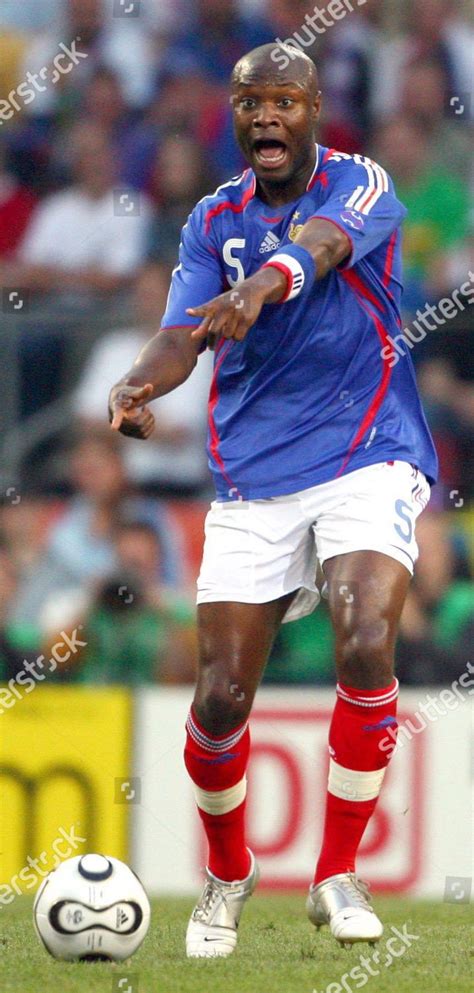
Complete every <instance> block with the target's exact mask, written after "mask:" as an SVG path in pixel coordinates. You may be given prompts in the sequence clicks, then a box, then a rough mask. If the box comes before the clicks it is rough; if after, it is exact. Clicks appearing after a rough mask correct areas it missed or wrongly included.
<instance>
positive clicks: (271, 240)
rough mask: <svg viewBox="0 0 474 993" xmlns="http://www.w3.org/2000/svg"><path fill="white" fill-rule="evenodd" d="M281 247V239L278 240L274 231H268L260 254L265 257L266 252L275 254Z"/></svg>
mask: <svg viewBox="0 0 474 993" xmlns="http://www.w3.org/2000/svg"><path fill="white" fill-rule="evenodd" d="M279 247H280V239H279V238H277V236H276V234H273V231H267V233H266V235H265V237H264V239H263V241H262V244H261V245H260V248H259V252H260V254H261V255H264V254H265V252H274V251H275V248H279Z"/></svg>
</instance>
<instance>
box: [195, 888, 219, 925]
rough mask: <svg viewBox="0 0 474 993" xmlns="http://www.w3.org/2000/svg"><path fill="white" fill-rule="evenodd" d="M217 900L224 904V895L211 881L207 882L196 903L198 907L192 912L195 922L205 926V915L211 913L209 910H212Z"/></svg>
mask: <svg viewBox="0 0 474 993" xmlns="http://www.w3.org/2000/svg"><path fill="white" fill-rule="evenodd" d="M219 898H221V899H222V900H224V902H225V896H224V894H223V893H221V891H220V890H219V889H218V887H217V886H216V885H215V884H214V883H213V882H212V880H209V882H207V883H206V885H205V887H204V892H203V894H202V897H201V899H200V901H199V903H198V906H197V907H196V909H195V911H194V914H193V917H194V919H195V920H196V921H201V922H202V923H203V924H206V923H207V921H206V918H207V915H208V914H209V913H210V912H211V910H212V909H213V907H214V905H215V904H216V903H217V900H218V899H219Z"/></svg>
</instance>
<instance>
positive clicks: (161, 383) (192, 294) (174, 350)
mask: <svg viewBox="0 0 474 993" xmlns="http://www.w3.org/2000/svg"><path fill="white" fill-rule="evenodd" d="M202 215H203V210H202V206H201V204H198V206H197V207H196V208H195V210H194V211H193V213H192V214H191V216H190V218H189V219H188V223H187V224H186V225H185V227H184V228H183V232H182V241H181V244H180V249H179V265H178V266H177V267H176V269H175V271H174V273H173V277H172V281H171V288H170V294H169V297H168V303H167V307H166V313H165V315H164V317H163V321H162V327H161V329H160V330H159V331H158V333H157V334H155V336H154V337H153V338H151V339H150V341H148V342H147V343H146V345H145V346H144V348H142V350H141V352H140V354H139V355H138V357H137V359H136V360H135V362H134V364H133V366H132V368H131V369H130V371H129V372H128V373H127V374H126V375H125V376H124V377H123V378H122V379H121V380H120V381H119V382H118V383H116V385H115V386H113V387H112V390H111V391H110V396H109V420H110V422H111V425H112V427H113V428H114V430H116V431H120V432H121V433H122V434H126V435H129V436H130V437H132V438H143V439H145V438H149V436H150V435H151V433H152V431H153V428H154V424H155V421H154V417H153V414H152V412H151V410H150V409H149V408H148V407H147V403H148V402H149V401H150V400H154V399H156V398H157V397H161V396H164V395H165V394H166V393H170V392H171V391H172V390H174V389H176V387H177V386H180V385H181V384H182V383H184V382H185V380H186V379H187V378H188V376H190V375H191V372H192V371H193V369H194V367H195V365H196V362H197V359H198V355H199V353H200V352H201V351H202V342H200V341H195V340H194V339H193V338H192V332H193V331H194V330H195V328H196V327H198V326H199V324H200V319H199V318H193V317H190V316H189V314H188V313H187V309H188V308H189V307H190V306H199V304H200V303H204V301H205V300H208V299H209V298H210V297H211V296H216V295H217V294H218V293H220V292H221V291H222V288H223V282H224V276H223V272H222V269H221V264H220V256H219V254H218V253H217V251H215V250H213V246H212V245H211V244H210V243H207V241H206V237H205V235H204V234H203V224H202Z"/></svg>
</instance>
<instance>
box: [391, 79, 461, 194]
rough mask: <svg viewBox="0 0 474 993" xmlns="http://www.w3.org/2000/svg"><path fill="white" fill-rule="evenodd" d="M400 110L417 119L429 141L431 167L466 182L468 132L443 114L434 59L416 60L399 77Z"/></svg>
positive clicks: (442, 86) (443, 96)
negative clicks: (400, 80) (400, 87)
mask: <svg viewBox="0 0 474 993" xmlns="http://www.w3.org/2000/svg"><path fill="white" fill-rule="evenodd" d="M401 100H402V112H403V113H404V114H407V115H408V116H411V117H413V119H414V120H415V121H418V122H419V124H420V127H421V129H422V131H423V133H424V134H426V135H427V136H428V138H429V141H430V158H431V163H432V168H433V169H441V170H442V171H443V172H450V173H454V175H456V176H461V178H462V179H463V180H465V182H466V183H468V182H469V181H470V179H471V176H472V154H471V152H472V141H471V138H472V135H471V134H470V133H469V129H468V128H464V127H459V125H458V123H457V122H456V121H455V119H454V118H452V117H447V116H446V94H445V80H444V73H443V68H442V65H441V64H440V63H439V62H436V61H434V60H426V61H422V62H421V61H420V62H416V63H415V64H414V65H412V66H410V67H409V68H408V69H407V71H406V73H405V74H404V77H403V86H402V97H401Z"/></svg>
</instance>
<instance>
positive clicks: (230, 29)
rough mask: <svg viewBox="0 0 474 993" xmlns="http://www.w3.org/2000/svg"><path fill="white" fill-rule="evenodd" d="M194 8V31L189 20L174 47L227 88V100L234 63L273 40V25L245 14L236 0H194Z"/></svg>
mask: <svg viewBox="0 0 474 993" xmlns="http://www.w3.org/2000/svg"><path fill="white" fill-rule="evenodd" d="M297 3H298V0H297ZM293 4H294V5H295V3H294V0H293ZM195 11H196V20H195V24H194V25H193V27H192V28H191V30H190V25H189V23H188V24H185V25H184V30H183V31H182V33H181V35H180V36H178V38H177V40H176V42H175V43H174V45H173V50H174V52H175V53H176V55H180V56H181V57H182V58H183V60H184V61H186V58H189V56H191V57H192V58H193V60H194V62H195V64H196V66H197V67H198V68H199V70H200V72H201V73H202V75H203V76H205V77H206V78H207V79H210V80H212V82H213V83H214V85H215V86H216V87H218V88H219V89H223V90H224V88H225V93H224V95H225V99H227V97H228V94H227V88H228V81H229V76H230V74H231V72H232V69H233V67H234V65H235V63H236V62H237V61H238V59H240V58H241V56H242V55H244V54H245V52H248V51H249V50H250V49H251V48H255V47H256V46H257V45H263V44H265V43H266V42H268V41H272V39H273V38H274V34H272V31H273V30H274V25H273V23H272V26H271V28H270V26H269V24H268V23H265V22H262V21H260V19H259V18H258V17H255V16H253V17H249V18H246V17H243V16H242V14H241V11H240V9H239V4H238V3H237V0H195Z"/></svg>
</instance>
